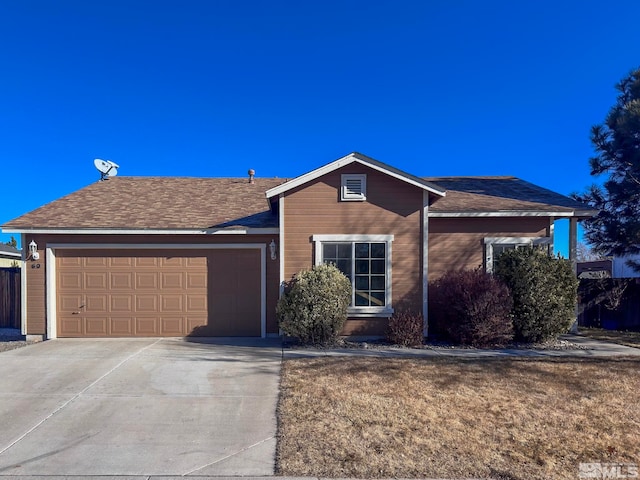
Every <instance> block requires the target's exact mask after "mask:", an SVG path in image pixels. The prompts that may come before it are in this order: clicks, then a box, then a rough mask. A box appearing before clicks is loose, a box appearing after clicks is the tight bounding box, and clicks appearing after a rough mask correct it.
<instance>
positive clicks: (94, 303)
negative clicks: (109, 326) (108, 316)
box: [84, 295, 108, 313]
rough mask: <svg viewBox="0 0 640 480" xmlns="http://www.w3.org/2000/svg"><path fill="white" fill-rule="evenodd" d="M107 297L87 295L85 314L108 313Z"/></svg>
mask: <svg viewBox="0 0 640 480" xmlns="http://www.w3.org/2000/svg"><path fill="white" fill-rule="evenodd" d="M107 304H108V301H107V295H86V298H85V304H84V305H85V306H84V308H85V312H87V313H107V311H108V310H107Z"/></svg>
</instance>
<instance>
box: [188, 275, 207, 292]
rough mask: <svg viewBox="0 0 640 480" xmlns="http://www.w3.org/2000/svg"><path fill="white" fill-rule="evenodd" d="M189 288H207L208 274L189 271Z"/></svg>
mask: <svg viewBox="0 0 640 480" xmlns="http://www.w3.org/2000/svg"><path fill="white" fill-rule="evenodd" d="M186 275H187V288H188V289H193V288H202V289H204V288H207V274H206V273H194V272H187V274H186Z"/></svg>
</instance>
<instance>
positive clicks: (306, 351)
mask: <svg viewBox="0 0 640 480" xmlns="http://www.w3.org/2000/svg"><path fill="white" fill-rule="evenodd" d="M560 339H561V340H566V341H569V342H572V343H574V344H576V345H578V346H579V348H577V349H566V350H552V349H549V350H539V349H529V348H502V349H480V348H446V347H435V348H402V347H380V346H372V347H370V348H333V349H316V348H297V347H291V348H284V349H283V358H285V359H292V358H310V357H336V356H351V357H353V356H358V357H409V358H411V357H414V358H422V357H427V358H428V357H432V358H435V357H462V358H496V357H507V358H508V357H528V358H547V357H581V358H593V357H619V356H632V357H633V356H640V349H639V348H632V347H627V346H624V345H617V344H615V343H608V342H602V341H600V340H594V339H592V338H589V337H584V336H582V335H572V334H567V335H562V336H561V337H560Z"/></svg>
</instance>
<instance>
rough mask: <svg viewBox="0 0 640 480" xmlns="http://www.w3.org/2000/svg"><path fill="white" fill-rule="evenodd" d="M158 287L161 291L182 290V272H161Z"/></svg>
mask: <svg viewBox="0 0 640 480" xmlns="http://www.w3.org/2000/svg"><path fill="white" fill-rule="evenodd" d="M160 285H161V286H162V288H163V289H169V288H183V274H182V272H162V273H160Z"/></svg>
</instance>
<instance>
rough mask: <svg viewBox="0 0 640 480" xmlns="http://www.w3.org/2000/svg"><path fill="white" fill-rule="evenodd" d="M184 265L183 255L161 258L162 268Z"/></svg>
mask: <svg viewBox="0 0 640 480" xmlns="http://www.w3.org/2000/svg"><path fill="white" fill-rule="evenodd" d="M184 266H185V262H184V258H183V257H163V258H160V267H161V268H166V267H175V268H182V267H184Z"/></svg>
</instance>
